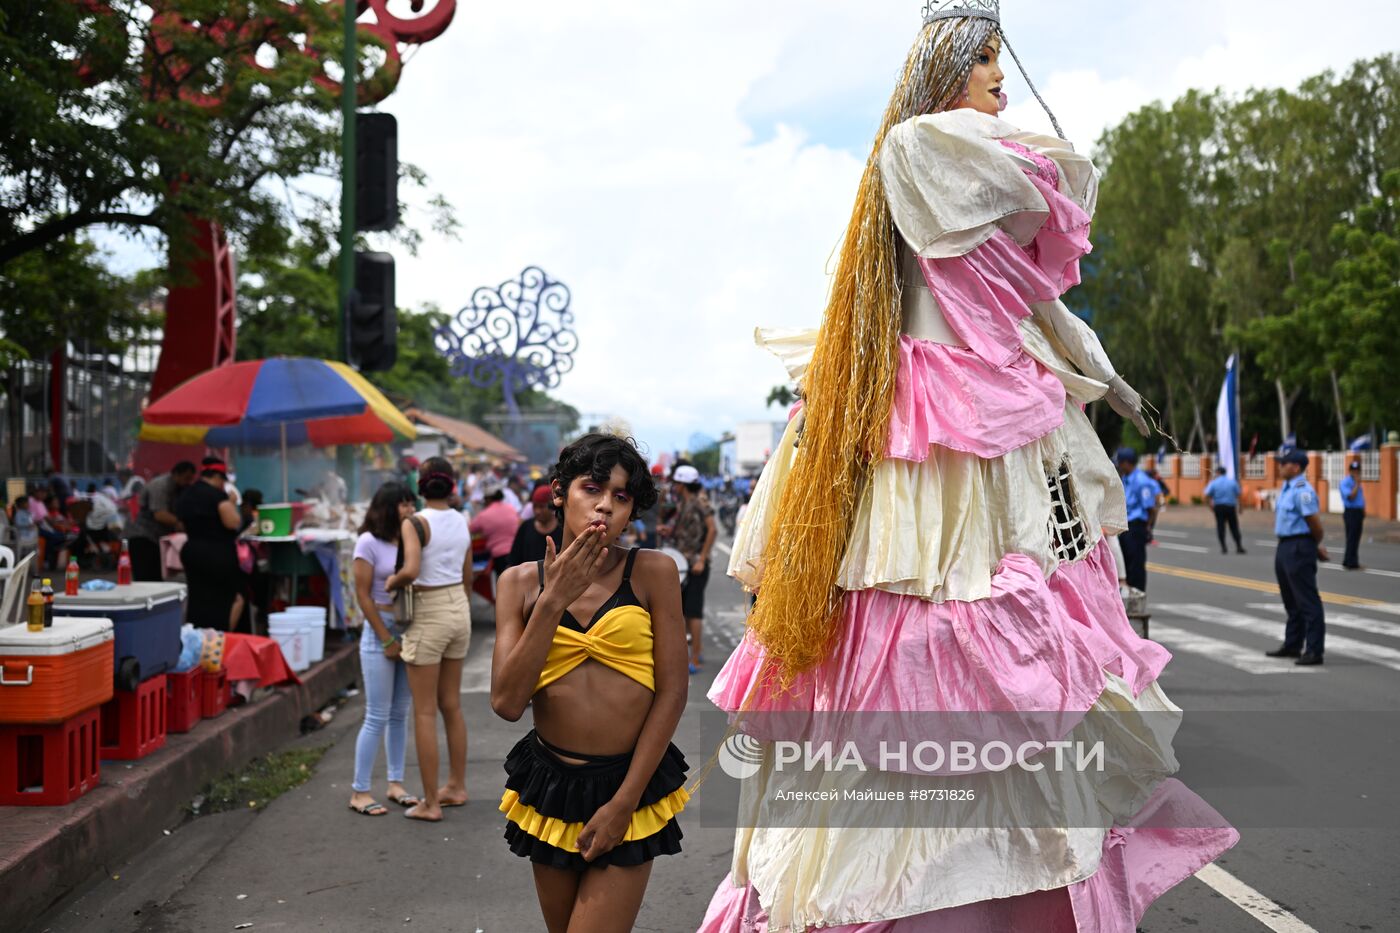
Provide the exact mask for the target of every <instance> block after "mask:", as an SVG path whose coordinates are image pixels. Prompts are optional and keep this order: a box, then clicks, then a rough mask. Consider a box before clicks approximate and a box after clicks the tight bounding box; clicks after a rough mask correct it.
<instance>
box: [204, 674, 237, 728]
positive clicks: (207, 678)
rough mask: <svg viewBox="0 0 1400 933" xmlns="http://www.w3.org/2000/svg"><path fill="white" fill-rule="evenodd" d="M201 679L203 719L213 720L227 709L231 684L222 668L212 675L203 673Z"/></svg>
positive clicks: (231, 696) (231, 689)
mask: <svg viewBox="0 0 1400 933" xmlns="http://www.w3.org/2000/svg"><path fill="white" fill-rule="evenodd" d="M201 679H202V680H203V682H204V700H203V704H202V709H203V712H204V718H205V719H213V718H214V717H215V716H217V715H219V714H220V713H222V712H223V711H224V710H226V709H228V704H229V700H231V699H232V698H233V684H231V683H229V680H228V672H227V671H225V670H224V669H223V668H220V669H219V670H217V671H215V672H213V673H210V672H208V671H205V672H204V676H203V677H202V678H201Z"/></svg>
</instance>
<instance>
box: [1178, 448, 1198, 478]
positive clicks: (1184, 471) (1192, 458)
mask: <svg viewBox="0 0 1400 933" xmlns="http://www.w3.org/2000/svg"><path fill="white" fill-rule="evenodd" d="M1181 478H1182V479H1200V478H1201V458H1200V456H1199V455H1197V454H1187V455H1186V456H1184V457H1182V458H1181Z"/></svg>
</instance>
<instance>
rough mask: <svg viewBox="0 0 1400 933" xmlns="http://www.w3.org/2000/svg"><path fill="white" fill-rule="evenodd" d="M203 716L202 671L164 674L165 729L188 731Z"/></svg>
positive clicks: (197, 669) (192, 670)
mask: <svg viewBox="0 0 1400 933" xmlns="http://www.w3.org/2000/svg"><path fill="white" fill-rule="evenodd" d="M203 717H204V672H203V671H201V670H200V669H199V668H197V667H196V668H192V669H191V670H188V671H185V672H184V673H183V674H166V675H165V730H166V731H167V732H189V731H190V730H191V729H193V728H194V727H195V724H196V723H198V722H199V720H200V719H202V718H203Z"/></svg>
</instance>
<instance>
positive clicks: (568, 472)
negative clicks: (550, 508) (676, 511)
mask: <svg viewBox="0 0 1400 933" xmlns="http://www.w3.org/2000/svg"><path fill="white" fill-rule="evenodd" d="M616 466H620V467H622V468H623V469H624V470H626V471H627V492H628V493H629V494H630V495H631V496H632V516H633V517H634V518H635V517H636V516H638V515H640V514H641V513H643V512H645V511H646V510H647V509H649V508H651V507H652V506H654V505H656V483H654V482H653V481H652V478H651V474H650V473H649V472H647V462H646V460H645V459H643V458H642V455H641V453H639V452H638V450H637V442H636V441H634V440H633V439H632V438H630V437H618V436H617V435H615V434H585V435H584V436H583V437H580V438H579V439H578V440H576V441H574V442H573V443H572V444H570V445H569V446H568V447H565V448H564V449H563V450H561V451H560V452H559V462H558V463H556V464H554V469H553V470H551V471H550V474H549V481H550V483H551V484H552V483H556V482H557V483H558V484H559V488H560V489H562V490H563V491H564V493H565V497H566V498H567V493H568V491H569V486H570V485H572V484H573V481H574V480H576V479H578V478H579V477H580V476H587V477H590V478H592V480H593V481H594V482H597V483H606V482H607V481H608V479H609V478H610V477H611V476H612V471H613V467H616ZM554 511H555V512H557V513H558V514H559V517H560V518H561V519H562V518H563V517H564V509H563V507H561V506H555V507H554Z"/></svg>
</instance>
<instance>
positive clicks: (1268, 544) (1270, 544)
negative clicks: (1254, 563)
mask: <svg viewBox="0 0 1400 933" xmlns="http://www.w3.org/2000/svg"><path fill="white" fill-rule="evenodd" d="M1254 546H1255V547H1271V548H1275V549H1277V548H1278V541H1277V540H1274V541H1255V542H1254Z"/></svg>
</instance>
